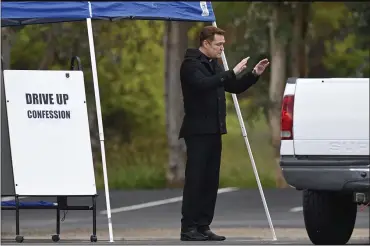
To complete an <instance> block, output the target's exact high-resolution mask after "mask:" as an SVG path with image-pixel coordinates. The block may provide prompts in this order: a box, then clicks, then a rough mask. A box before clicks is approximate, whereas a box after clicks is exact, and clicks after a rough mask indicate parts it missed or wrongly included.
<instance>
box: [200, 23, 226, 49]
mask: <svg viewBox="0 0 370 246" xmlns="http://www.w3.org/2000/svg"><path fill="white" fill-rule="evenodd" d="M215 34H218V35H224V34H225V31H224V30H222V29H221V28H218V27H215V26H205V27H203V29H202V31H201V32H200V34H199V46H202V44H203V41H204V40H208V41H213V39H214V37H215Z"/></svg>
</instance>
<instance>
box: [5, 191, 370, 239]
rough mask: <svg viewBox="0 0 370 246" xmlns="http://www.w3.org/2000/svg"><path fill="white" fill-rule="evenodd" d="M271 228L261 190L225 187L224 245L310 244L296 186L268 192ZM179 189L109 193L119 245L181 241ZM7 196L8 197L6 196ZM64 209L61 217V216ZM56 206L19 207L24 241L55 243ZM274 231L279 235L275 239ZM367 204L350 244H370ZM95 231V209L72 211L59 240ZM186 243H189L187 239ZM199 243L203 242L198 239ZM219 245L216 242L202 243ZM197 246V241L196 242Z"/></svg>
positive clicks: (216, 224) (219, 216)
mask: <svg viewBox="0 0 370 246" xmlns="http://www.w3.org/2000/svg"><path fill="white" fill-rule="evenodd" d="M264 194H265V198H266V202H267V207H268V211H269V215H270V217H271V222H272V225H273V230H272V229H271V227H270V224H269V222H268V217H267V215H266V211H265V209H264V206H263V203H262V199H261V196H260V193H259V191H258V189H252V190H238V189H232V188H226V189H221V190H220V194H219V195H218V200H217V205H216V211H215V218H214V221H213V223H212V228H213V229H214V230H215V231H216V232H218V233H221V234H224V235H225V236H226V237H227V240H226V241H224V242H217V243H216V244H222V245H238V244H239V245H240V244H244V245H245V244H308V245H309V244H311V242H310V241H309V240H308V237H307V234H306V232H305V229H304V221H303V216H302V207H301V204H302V194H301V192H299V191H296V190H294V189H265V190H264ZM181 195H182V192H181V190H179V189H171V190H143V191H141V190H139V191H138V190H133V191H111V192H110V201H111V212H112V226H113V235H114V241H115V244H124V245H131V244H132V245H148V244H151V245H179V244H184V243H183V242H180V241H179V240H178V238H179V229H180V216H181V213H180V211H181ZM5 199H6V198H5ZM22 201H54V199H53V198H50V199H48V198H28V197H27V198H23V199H22ZM68 203H69V205H90V204H91V198H69V200H68ZM106 210H107V208H106V204H105V195H104V191H100V192H99V197H98V201H97V234H98V242H97V244H109V242H108V241H109V231H108V220H107V214H106ZM63 215H64V214H63V211H62V213H61V217H63ZM1 227H2V228H1V232H2V243H3V244H12V243H14V237H15V211H2V215H1ZM55 227H56V213H55V211H54V210H21V211H20V230H21V235H24V237H25V241H24V243H23V244H28V243H29V244H33V243H35V244H39V243H43V244H44V243H51V244H53V242H52V241H51V237H50V235H52V234H54V233H55ZM273 232H275V235H276V237H277V240H276V241H272V238H273ZM368 232H369V208H365V209H364V210H363V211H361V210H360V208H359V212H358V217H357V221H356V228H355V232H354V235H353V239H352V240H351V243H352V244H369V239H368V238H369V233H368ZM91 233H92V212H91V211H68V213H67V214H66V216H65V218H64V221H62V222H61V235H60V236H61V241H60V243H63V242H64V243H66V244H73V243H78V244H81V243H82V244H84V243H85V242H86V243H89V241H88V240H89V237H90V235H91ZM185 244H186V243H185ZM197 244H198V245H199V243H197ZM200 244H201V245H203V244H213V245H214V244H215V242H212V243H210V242H202V243H200ZM192 245H193V244H192Z"/></svg>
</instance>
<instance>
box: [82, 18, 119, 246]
mask: <svg viewBox="0 0 370 246" xmlns="http://www.w3.org/2000/svg"><path fill="white" fill-rule="evenodd" d="M86 23H87V32H88V36H89V46H90V58H91V70H92V75H93V82H94V93H95V104H96V115H97V119H98V128H99V140H100V148H101V156H102V165H103V175H104V188H105V200H106V205H107V216H108V228H109V241H110V242H113V229H112V217H111V208H110V198H109V187H108V174H107V164H106V160H105V146H104V132H103V121H102V114H101V108H100V95H99V85H98V72H97V67H96V58H95V48H94V47H95V46H94V37H93V30H92V23H91V18H87V19H86Z"/></svg>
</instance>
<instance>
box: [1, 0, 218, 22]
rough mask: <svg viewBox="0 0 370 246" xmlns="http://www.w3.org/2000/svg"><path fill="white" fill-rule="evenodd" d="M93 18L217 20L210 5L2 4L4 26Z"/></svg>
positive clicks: (17, 2)
mask: <svg viewBox="0 0 370 246" xmlns="http://www.w3.org/2000/svg"><path fill="white" fill-rule="evenodd" d="M86 18H92V19H111V20H114V19H122V18H123V19H152V20H179V21H199V22H212V21H215V15H214V12H213V9H212V5H211V3H210V2H203V1H202V2H185V1H184V2H120V1H117V2H94V1H92V2H88V1H68V2H67V1H65V2H63V1H55V2H51V1H50V2H47V1H45V2H44V1H23V2H20V1H2V2H1V26H2V27H5V26H17V25H30V24H42V23H54V22H72V21H82V20H85V19H86Z"/></svg>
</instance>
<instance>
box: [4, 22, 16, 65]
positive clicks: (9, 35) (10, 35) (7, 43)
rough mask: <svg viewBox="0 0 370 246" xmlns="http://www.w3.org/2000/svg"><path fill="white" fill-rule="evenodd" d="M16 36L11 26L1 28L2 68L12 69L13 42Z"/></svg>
mask: <svg viewBox="0 0 370 246" xmlns="http://www.w3.org/2000/svg"><path fill="white" fill-rule="evenodd" d="M14 38H15V33H14V31H13V30H12V29H11V28H9V27H2V28H1V56H2V58H3V64H2V65H3V66H4V67H3V68H2V69H10V64H11V60H10V54H11V49H12V42H13V39H14Z"/></svg>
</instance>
